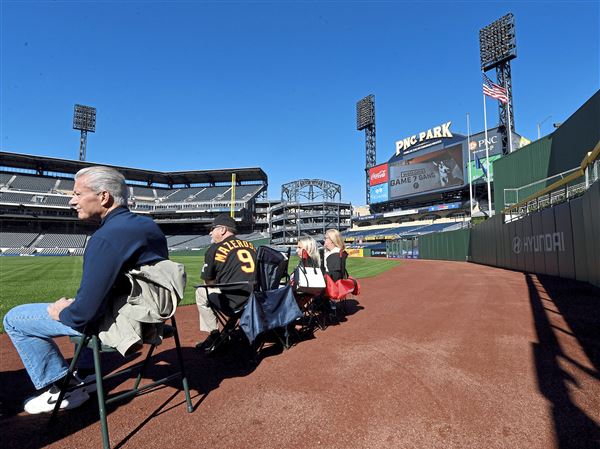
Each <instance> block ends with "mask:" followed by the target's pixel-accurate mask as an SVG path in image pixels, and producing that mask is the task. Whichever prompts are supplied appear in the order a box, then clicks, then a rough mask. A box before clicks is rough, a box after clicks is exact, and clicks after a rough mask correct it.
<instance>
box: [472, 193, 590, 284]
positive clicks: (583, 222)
mask: <svg viewBox="0 0 600 449" xmlns="http://www.w3.org/2000/svg"><path fill="white" fill-rule="evenodd" d="M502 220H503V216H502V215H496V216H494V217H493V218H491V219H489V220H486V221H485V222H483V223H481V224H479V225H477V226H475V227H473V228H472V229H471V235H470V247H469V251H470V260H471V261H473V262H476V263H481V264H485V265H492V266H498V267H504V268H510V269H514V270H519V271H527V272H531V273H539V274H548V275H552V276H560V277H564V278H569V279H577V280H580V281H584V282H589V283H591V284H594V285H597V286H599V287H600V182H596V183H594V184H592V186H591V187H590V188H589V190H588V191H587V192H586V193H585V194H584V195H583V196H581V197H578V198H575V199H572V200H570V201H569V202H566V203H563V204H559V205H557V206H554V207H550V208H547V209H543V210H541V211H538V212H536V213H533V214H529V215H527V216H526V217H523V218H522V219H520V220H517V221H514V222H512V223H503V221H502Z"/></svg>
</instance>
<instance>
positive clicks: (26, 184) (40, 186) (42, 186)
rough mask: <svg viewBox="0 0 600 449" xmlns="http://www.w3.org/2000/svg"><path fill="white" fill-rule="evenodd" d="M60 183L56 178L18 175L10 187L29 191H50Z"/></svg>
mask: <svg viewBox="0 0 600 449" xmlns="http://www.w3.org/2000/svg"><path fill="white" fill-rule="evenodd" d="M57 183H58V179H56V178H42V177H36V176H26V175H17V176H16V177H15V179H14V180H13V182H12V183H11V184H10V188H11V189H14V190H24V191H27V192H50V191H51V190H54V188H55V186H56V185H57Z"/></svg>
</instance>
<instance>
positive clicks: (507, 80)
mask: <svg viewBox="0 0 600 449" xmlns="http://www.w3.org/2000/svg"><path fill="white" fill-rule="evenodd" d="M479 53H480V56H481V70H482V72H487V71H488V70H491V69H493V68H495V69H496V79H497V80H498V84H499V85H500V86H502V87H504V88H505V89H506V93H507V96H508V101H507V102H506V103H502V102H501V101H499V102H498V115H499V117H500V126H499V128H500V133H501V135H502V151H503V153H504V154H507V153H508V152H509V151H510V150H509V148H510V146H511V145H510V143H509V134H512V131H514V130H515V117H514V108H513V101H512V77H511V74H510V60H511V59H514V58H516V57H517V41H516V36H515V17H514V16H513V14H512V13H508V14H506V15H505V16H504V17H501V18H499V19H498V20H496V21H494V22H492V23H490V24H489V25H488V26H486V27H483V28H482V29H480V30H479ZM509 128H510V131H509Z"/></svg>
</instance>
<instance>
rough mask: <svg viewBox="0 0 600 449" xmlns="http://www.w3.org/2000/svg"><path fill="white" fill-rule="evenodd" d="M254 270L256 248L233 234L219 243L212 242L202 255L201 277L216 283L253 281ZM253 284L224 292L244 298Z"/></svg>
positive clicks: (233, 296) (237, 297)
mask: <svg viewBox="0 0 600 449" xmlns="http://www.w3.org/2000/svg"><path fill="white" fill-rule="evenodd" d="M255 272H256V249H255V248H254V245H253V244H252V243H250V242H247V241H245V240H241V239H238V238H236V237H235V236H234V235H232V236H230V237H227V238H226V239H225V240H223V241H222V242H221V243H213V244H212V245H211V246H210V247H209V248H208V250H207V251H206V254H205V256H204V265H203V266H202V272H201V274H200V275H201V277H202V279H204V280H214V281H215V282H216V283H217V284H226V283H230V282H241V281H250V282H253V281H254V276H255ZM253 288H254V287H253V284H252V283H251V284H249V285H248V286H244V287H241V288H240V289H236V290H235V291H227V292H225V293H226V294H227V296H228V297H231V299H246V298H247V297H248V295H250V293H252V290H253Z"/></svg>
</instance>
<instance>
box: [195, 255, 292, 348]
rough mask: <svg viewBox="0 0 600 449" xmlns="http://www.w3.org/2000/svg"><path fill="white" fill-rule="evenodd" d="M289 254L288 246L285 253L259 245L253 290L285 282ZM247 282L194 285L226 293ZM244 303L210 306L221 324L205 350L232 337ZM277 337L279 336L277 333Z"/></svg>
mask: <svg viewBox="0 0 600 449" xmlns="http://www.w3.org/2000/svg"><path fill="white" fill-rule="evenodd" d="M289 254H290V249H289V248H288V251H287V253H286V254H285V255H284V254H282V253H280V252H279V251H277V250H274V249H273V248H270V247H268V246H261V247H259V248H258V250H257V253H256V271H255V273H256V278H255V281H254V282H253V290H254V291H255V292H263V291H267V290H273V289H277V288H278V287H279V286H280V285H281V284H282V281H283V283H284V284H285V283H286V282H285V279H289V275H288V272H287V270H288V264H289ZM248 284H250V282H247V281H242V282H231V283H226V284H212V285H205V284H204V285H196V286H195V287H196V288H205V289H208V288H219V289H220V290H221V293H225V294H227V293H228V292H229V293H231V292H235V291H239V290H240V287H242V286H247V285H248ZM207 293H208V292H207ZM209 304H210V303H209ZM246 305H247V303H245V304H243V305H242V306H240V307H238V308H236V309H232V310H222V309H219V308H216V307H212V306H211V308H212V310H213V312H214V313H215V315H216V316H217V321H218V322H219V324H220V325H221V332H220V333H219V337H218V338H217V340H216V341H215V342H214V343H213V344H212V345H211V346H210V348H209V350H208V351H206V352H207V353H208V354H213V353H214V352H215V351H216V350H217V349H218V348H219V347H220V346H222V345H223V344H224V343H225V342H228V341H231V340H232V339H233V335H234V334H235V332H236V331H237V330H238V329H239V323H240V318H241V316H242V314H243V313H244V309H245V307H246ZM278 338H280V336H279V335H278ZM280 340H281V342H282V344H284V346H289V345H288V343H287V341H284V340H282V339H281V338H280ZM251 346H252V349H253V352H255V353H256V352H257V351H258V349H257V348H255V347H254V345H253V344H252V342H251Z"/></svg>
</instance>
